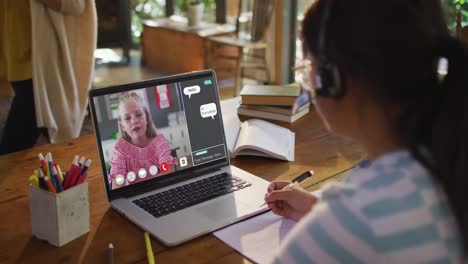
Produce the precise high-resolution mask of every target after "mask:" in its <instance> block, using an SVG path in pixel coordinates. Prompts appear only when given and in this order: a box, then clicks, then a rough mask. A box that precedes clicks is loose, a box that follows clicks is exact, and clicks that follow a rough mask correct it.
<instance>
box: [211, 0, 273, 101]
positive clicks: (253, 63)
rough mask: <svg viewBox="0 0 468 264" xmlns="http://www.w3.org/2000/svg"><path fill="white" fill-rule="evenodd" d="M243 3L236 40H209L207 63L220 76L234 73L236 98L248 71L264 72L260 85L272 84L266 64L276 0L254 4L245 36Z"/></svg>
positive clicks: (260, 0) (233, 38) (237, 25)
mask: <svg viewBox="0 0 468 264" xmlns="http://www.w3.org/2000/svg"><path fill="white" fill-rule="evenodd" d="M242 2H243V1H242V0H239V6H238V15H237V19H236V31H235V34H234V35H233V36H216V37H211V38H209V41H208V42H209V46H210V47H209V49H208V50H209V52H208V57H209V58H207V59H206V60H207V61H208V62H209V63H208V64H209V65H208V67H211V68H213V69H214V70H215V71H216V72H217V73H218V76H220V75H222V73H225V72H227V73H232V72H234V78H235V94H234V95H235V96H237V95H238V94H239V92H240V89H241V86H242V78H244V77H245V76H246V74H245V73H246V70H247V69H257V70H262V71H263V72H264V75H265V76H264V77H265V78H264V80H262V79H261V78H260V76H258V74H255V76H249V77H253V78H254V79H257V80H258V81H262V82H269V79H270V74H269V72H268V67H267V60H266V48H267V43H266V41H265V33H266V31H267V30H268V26H269V24H270V21H271V16H272V14H273V8H274V0H253V10H252V16H251V19H250V21H249V22H250V32H242V31H241V30H240V28H241V23H242V22H241V19H242V17H241V13H242V8H243V6H242Z"/></svg>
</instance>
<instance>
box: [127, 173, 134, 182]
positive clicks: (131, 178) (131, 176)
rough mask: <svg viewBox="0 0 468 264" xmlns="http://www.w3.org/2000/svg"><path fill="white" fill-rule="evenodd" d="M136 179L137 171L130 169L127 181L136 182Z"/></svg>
mask: <svg viewBox="0 0 468 264" xmlns="http://www.w3.org/2000/svg"><path fill="white" fill-rule="evenodd" d="M135 179H136V173H135V172H133V171H129V172H128V173H127V181H128V182H134V181H135Z"/></svg>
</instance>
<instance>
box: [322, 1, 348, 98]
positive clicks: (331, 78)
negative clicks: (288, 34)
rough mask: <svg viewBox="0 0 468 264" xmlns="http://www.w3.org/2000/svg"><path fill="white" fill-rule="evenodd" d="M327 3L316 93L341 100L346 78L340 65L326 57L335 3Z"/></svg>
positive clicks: (323, 19)
mask: <svg viewBox="0 0 468 264" xmlns="http://www.w3.org/2000/svg"><path fill="white" fill-rule="evenodd" d="M322 1H325V9H324V12H323V16H322V19H321V29H320V31H319V39H318V41H319V43H318V74H317V76H316V89H315V92H316V94H317V95H319V96H323V97H335V98H339V97H341V96H343V95H344V94H345V78H344V74H343V72H342V71H341V70H340V68H339V67H338V65H336V64H335V63H333V62H332V61H330V60H329V59H328V58H327V56H326V49H325V48H326V44H327V43H326V38H327V27H328V23H329V22H330V21H329V20H330V13H331V9H332V8H333V1H335V0H322Z"/></svg>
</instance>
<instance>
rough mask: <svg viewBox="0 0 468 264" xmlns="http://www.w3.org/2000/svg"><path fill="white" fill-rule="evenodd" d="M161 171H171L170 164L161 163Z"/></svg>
mask: <svg viewBox="0 0 468 264" xmlns="http://www.w3.org/2000/svg"><path fill="white" fill-rule="evenodd" d="M160 169H161V171H162V172H166V171H168V170H169V164H167V162H163V163H161V167H160Z"/></svg>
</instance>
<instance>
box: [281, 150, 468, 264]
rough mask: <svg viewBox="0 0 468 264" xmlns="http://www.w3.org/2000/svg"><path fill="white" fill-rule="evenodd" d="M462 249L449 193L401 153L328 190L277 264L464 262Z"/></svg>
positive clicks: (298, 227) (290, 237)
mask: <svg viewBox="0 0 468 264" xmlns="http://www.w3.org/2000/svg"><path fill="white" fill-rule="evenodd" d="M461 243H462V242H461V239H460V237H459V231H458V227H457V225H456V222H455V218H454V216H453V213H452V211H451V210H450V208H449V204H448V201H447V198H446V196H445V194H444V193H443V192H442V190H441V189H440V187H439V186H438V184H437V183H435V182H434V180H433V179H432V177H431V175H430V173H429V172H428V171H427V170H426V169H425V168H424V167H423V166H422V165H421V164H420V163H419V162H417V161H416V160H415V159H414V158H413V157H412V156H411V155H410V154H409V152H407V151H397V152H392V153H388V154H386V155H384V156H382V157H380V158H379V159H378V160H376V161H374V162H373V163H372V164H371V165H370V166H369V167H368V168H357V169H355V170H353V171H352V172H351V173H350V174H349V175H347V177H346V178H345V179H344V180H343V182H340V183H333V184H331V185H328V186H327V187H325V188H324V190H323V194H322V201H321V202H320V203H318V204H317V205H316V206H315V207H314V209H313V210H312V211H311V212H310V213H309V214H308V215H307V216H305V217H304V219H302V220H301V221H300V222H299V223H298V224H297V225H296V227H295V228H294V229H293V230H292V231H291V232H290V233H289V234H288V237H287V238H286V239H285V242H284V243H283V244H282V246H281V248H280V251H279V252H278V255H277V256H276V258H275V260H274V263H460V262H461V256H462V244H461Z"/></svg>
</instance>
